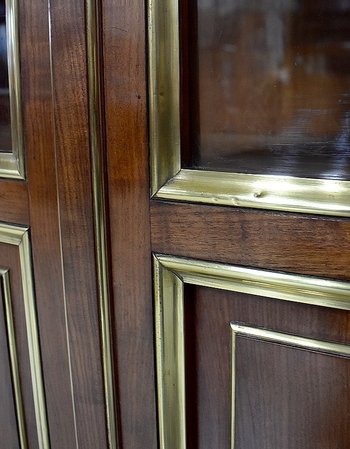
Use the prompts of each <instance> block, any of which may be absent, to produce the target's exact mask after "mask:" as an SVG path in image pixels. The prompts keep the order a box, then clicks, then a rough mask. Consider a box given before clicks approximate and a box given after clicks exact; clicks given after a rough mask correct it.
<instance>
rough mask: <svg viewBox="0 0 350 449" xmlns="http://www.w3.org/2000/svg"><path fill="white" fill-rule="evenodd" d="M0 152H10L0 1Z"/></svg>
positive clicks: (2, 3) (1, 5) (3, 13)
mask: <svg viewBox="0 0 350 449" xmlns="http://www.w3.org/2000/svg"><path fill="white" fill-rule="evenodd" d="M0 151H1V152H9V151H11V114H10V95H9V74H8V59H7V38H6V8H5V0H0Z"/></svg>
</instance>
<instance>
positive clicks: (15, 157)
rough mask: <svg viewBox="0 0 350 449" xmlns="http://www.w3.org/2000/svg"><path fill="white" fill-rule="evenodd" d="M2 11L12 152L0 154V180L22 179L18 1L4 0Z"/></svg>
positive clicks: (23, 176)
mask: <svg viewBox="0 0 350 449" xmlns="http://www.w3.org/2000/svg"><path fill="white" fill-rule="evenodd" d="M5 8H6V43H7V60H8V75H9V95H10V116H11V139H12V151H11V152H0V177H2V178H13V179H24V178H25V169H24V138H23V120H22V106H21V72H20V55H19V8H18V0H6V3H5Z"/></svg>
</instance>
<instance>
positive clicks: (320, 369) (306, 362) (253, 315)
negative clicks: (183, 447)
mask: <svg viewBox="0 0 350 449" xmlns="http://www.w3.org/2000/svg"><path fill="white" fill-rule="evenodd" d="M231 321H234V322H239V323H241V324H245V325H247V326H253V327H261V328H264V329H269V330H273V331H278V332H284V333H287V334H291V335H299V336H303V337H307V338H312V339H318V340H324V341H337V342H340V343H344V344H349V343H350V338H349V332H348V329H349V323H350V313H349V312H348V311H342V310H334V309H333V310H332V309H328V308H323V307H318V306H309V305H304V304H296V303H290V302H284V301H281V300H276V299H269V298H263V297H258V296H253V295H247V294H240V293H235V292H232V293H231V292H226V291H223V290H215V289H212V288H205V287H192V286H186V287H185V326H186V327H185V335H186V367H187V368H186V382H187V386H186V396H187V409H188V422H187V428H188V445H189V447H195V448H200V449H207V448H208V449H209V448H213V447H217V448H220V449H229V448H230V414H231V397H230V392H231V328H230V325H229V323H230V322H231ZM243 339H245V338H244V337H237V349H236V350H237V353H236V354H237V366H236V386H237V392H236V393H237V394H236V397H237V407H236V420H237V421H236V425H237V427H236V428H237V436H236V438H237V439H236V441H237V446H236V447H238V448H239V449H246V447H247V448H255V447H258V446H259V447H264V448H271V447H280V448H288V449H289V448H290V447H291V448H296V447H300V448H305V449H306V448H307V449H309V448H310V447H322V448H324V449H326V448H327V449H331V448H332V447H334V444H335V442H336V443H337V444H338V446H339V447H341V448H342V449H343V448H344V449H345V448H346V447H347V445H346V444H347V443H346V442H348V440H349V421H348V419H349V418H348V417H349V413H348V412H349V408H348V407H349V406H348V400H345V401H344V400H343V398H342V395H344V396H346V397H347V398H348V397H349V394H350V389H349V388H350V385H349V359H343V361H340V360H339V357H337V356H323V355H320V354H319V353H315V355H313V354H312V352H311V351H307V350H300V349H295V348H293V347H289V346H287V347H286V348H288V349H286V350H285V352H284V353H282V352H283V350H281V349H278V348H281V346H280V345H276V344H267V343H265V342H261V341H260V342H259V341H254V340H249V343H247V344H246V345H245V346H244V347H243V345H242V340H243ZM281 351H282V352H281ZM301 353H304V354H305V355H304V356H303V355H302V354H301ZM327 379H328V380H327ZM333 394H334V395H335V396H334V397H333ZM337 403H338V405H339V406H337V405H336V404H337ZM266 420H269V421H268V422H267V421H266ZM321 423H322V424H321ZM249 426H250V427H249ZM252 426H255V430H254V432H253V431H252ZM335 428H336V429H338V431H337V432H335V431H334V429H335ZM321 429H322V435H323V437H320V433H319V432H320V430H321ZM247 430H249V432H247ZM294 437H295V439H294ZM322 440H324V441H323V442H322ZM311 441H315V442H316V441H317V444H311ZM332 442H333V446H332ZM275 443H276V444H275ZM277 443H278V444H277ZM298 444H299V446H298ZM337 444H336V447H338V446H337Z"/></svg>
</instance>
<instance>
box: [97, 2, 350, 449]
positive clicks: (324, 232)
mask: <svg viewBox="0 0 350 449" xmlns="http://www.w3.org/2000/svg"><path fill="white" fill-rule="evenodd" d="M146 16H147V17H145V14H144V5H143V4H142V2H139V1H136V0H135V1H132V2H131V3H129V2H128V5H125V4H124V3H123V2H121V1H120V2H119V1H118V2H114V1H112V0H104V1H103V8H102V17H103V21H102V25H103V26H102V28H103V54H104V59H103V64H104V89H105V91H104V92H105V113H106V115H105V118H106V142H107V154H108V167H107V170H108V179H109V208H110V209H109V211H110V217H111V219H110V223H111V237H112V239H111V262H112V273H113V292H114V317H115V321H114V324H113V328H114V332H115V333H114V341H115V343H116V373H117V376H116V377H117V379H118V395H119V396H118V397H119V418H120V438H121V442H122V445H123V447H125V448H130V449H131V448H133V449H135V448H141V447H148V448H151V447H152V448H156V447H160V448H161V449H185V448H188V449H189V448H191V449H212V448H217V449H257V448H259V449H261V448H264V449H277V448H278V449H311V448H316V447H317V448H322V449H334V448H339V449H346V448H348V446H349V438H350V434H349V429H350V421H349V416H350V413H349V412H350V409H349V403H350V401H349V399H350V346H349V344H350V334H349V322H350V321H349V319H350V284H349V280H350V276H349V261H350V247H349V244H350V221H349V216H350V207H349V197H350V196H349V195H350V187H349V186H350V183H349V181H350V171H349V167H350V165H349V162H350V146H349V144H350V142H349V132H348V131H349V123H348V122H349V117H350V115H349V113H350V104H349V93H350V66H349V63H348V61H349V46H348V41H349V37H350V2H349V1H332V2H329V1H324V0H318V1H308V0H297V1H294V0H285V1H280V0H273V1H267V0H263V1H254V0H244V1H241V0H179V1H178V0H155V1H149V2H148V7H147V14H146ZM146 34H147V36H148V40H147V42H148V44H147V45H145V36H146ZM116 52H117V53H118V58H116ZM146 55H147V56H146ZM146 73H147V76H146ZM148 186H150V192H149V187H148ZM149 211H150V212H149ZM149 213H150V224H149V221H148V216H149V215H148V214H149ZM150 230H151V239H149V237H148V235H149V231H150ZM151 253H152V259H153V260H152V265H153V275H152V274H151V270H150V266H151ZM152 290H153V300H152V299H151V298H152V294H151V291H152ZM154 347H155V363H156V370H154V369H153V366H154V365H153V363H154V359H153V357H152V356H151V355H152V354H153V348H154ZM155 423H157V424H156V425H155Z"/></svg>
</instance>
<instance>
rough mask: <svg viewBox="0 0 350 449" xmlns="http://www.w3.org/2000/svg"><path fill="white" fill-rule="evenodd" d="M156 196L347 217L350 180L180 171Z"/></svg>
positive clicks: (349, 205)
mask: <svg viewBox="0 0 350 449" xmlns="http://www.w3.org/2000/svg"><path fill="white" fill-rule="evenodd" d="M156 197H157V198H162V199H167V200H178V201H192V202H196V203H205V204H214V205H224V206H236V207H254V208H258V209H274V210H281V211H289V212H302V213H310V214H324V215H336V216H343V217H349V216H350V201H349V198H350V181H339V180H329V179H306V178H295V177H291V176H272V175H249V174H240V173H223V172H216V171H204V170H181V171H180V172H179V173H178V174H177V175H175V176H174V177H172V178H171V179H170V180H169V181H168V182H167V183H165V184H164V185H163V186H161V187H160V189H159V190H158V192H157V193H156Z"/></svg>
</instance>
